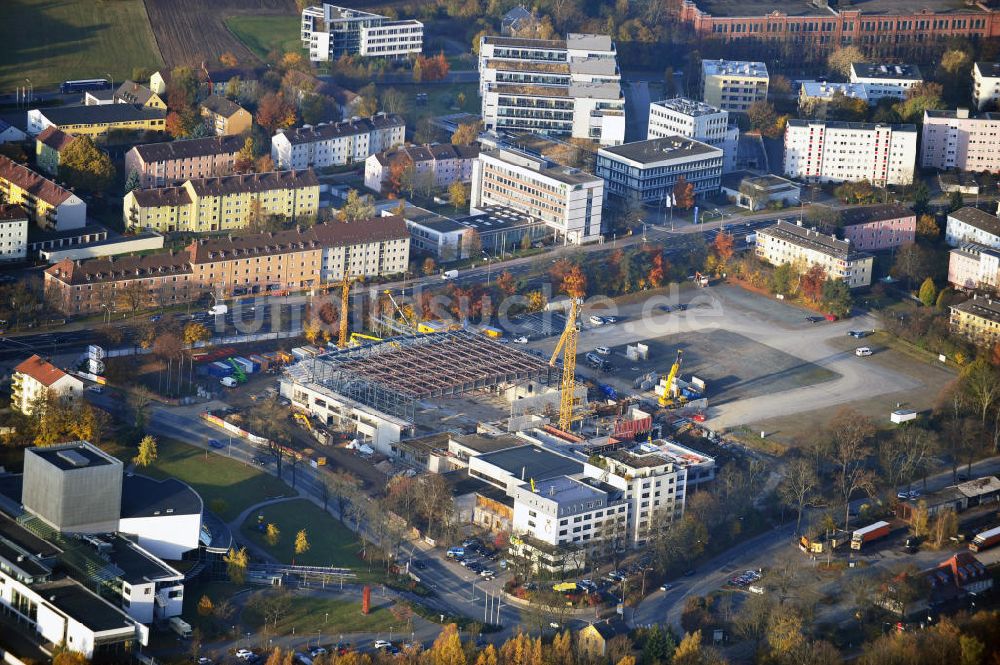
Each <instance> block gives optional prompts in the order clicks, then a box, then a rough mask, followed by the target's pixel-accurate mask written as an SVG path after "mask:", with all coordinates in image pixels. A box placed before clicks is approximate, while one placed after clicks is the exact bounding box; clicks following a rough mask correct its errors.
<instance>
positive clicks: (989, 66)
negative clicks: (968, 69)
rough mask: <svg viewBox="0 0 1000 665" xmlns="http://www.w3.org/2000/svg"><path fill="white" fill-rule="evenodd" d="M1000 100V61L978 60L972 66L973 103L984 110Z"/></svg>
mask: <svg viewBox="0 0 1000 665" xmlns="http://www.w3.org/2000/svg"><path fill="white" fill-rule="evenodd" d="M997 102H1000V62H977V63H975V64H974V65H973V66H972V103H973V104H975V106H976V109H978V110H980V111H982V110H983V109H984V108H986V106H987V105H988V104H993V105H996V104H997Z"/></svg>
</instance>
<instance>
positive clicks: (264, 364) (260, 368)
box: [250, 353, 271, 372]
mask: <svg viewBox="0 0 1000 665" xmlns="http://www.w3.org/2000/svg"><path fill="white" fill-rule="evenodd" d="M250 362H252V363H253V371H255V372H266V371H267V369H268V368H269V367H270V366H271V363H270V362H268V360H267V358H265V357H264V356H261V355H257V354H256V353H255V354H253V355H252V356H250Z"/></svg>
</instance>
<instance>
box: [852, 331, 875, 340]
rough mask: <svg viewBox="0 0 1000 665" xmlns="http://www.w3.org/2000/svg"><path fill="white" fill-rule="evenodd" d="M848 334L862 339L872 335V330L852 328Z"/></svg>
mask: <svg viewBox="0 0 1000 665" xmlns="http://www.w3.org/2000/svg"><path fill="white" fill-rule="evenodd" d="M847 334H848V335H850V336H851V337H853V338H855V339H861V338H862V337H868V335H871V332H870V331H868V330H852V331H850V332H849V333H847Z"/></svg>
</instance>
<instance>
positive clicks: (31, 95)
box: [24, 77, 35, 104]
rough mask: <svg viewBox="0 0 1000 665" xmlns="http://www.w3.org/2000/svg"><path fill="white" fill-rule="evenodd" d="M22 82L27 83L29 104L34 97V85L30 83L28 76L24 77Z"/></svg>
mask: <svg viewBox="0 0 1000 665" xmlns="http://www.w3.org/2000/svg"><path fill="white" fill-rule="evenodd" d="M24 82H25V83H27V84H28V103H29V104H30V103H31V102H32V101H34V99H35V86H34V85H32V83H31V79H30V78H27V77H25V79H24Z"/></svg>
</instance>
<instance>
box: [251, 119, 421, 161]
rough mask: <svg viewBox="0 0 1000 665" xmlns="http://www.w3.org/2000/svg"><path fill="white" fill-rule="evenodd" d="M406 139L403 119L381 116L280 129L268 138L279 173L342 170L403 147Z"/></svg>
mask: <svg viewBox="0 0 1000 665" xmlns="http://www.w3.org/2000/svg"><path fill="white" fill-rule="evenodd" d="M405 135H406V122H405V121H404V120H403V118H402V117H401V116H398V115H386V114H384V113H379V114H377V115H374V116H372V117H370V118H361V119H356V120H345V121H344V122H337V123H320V124H318V125H316V126H315V127H314V126H311V125H303V126H302V127H298V128H296V129H279V130H278V132H277V133H276V134H275V135H274V136H272V137H271V159H272V160H274V166H275V168H279V169H306V168H317V169H321V168H325V167H327V166H343V165H345V164H354V163H355V162H361V161H364V160H366V159H368V157H369V156H371V155H374V154H375V153H377V152H382V151H383V150H389V149H391V148H394V147H396V146H398V145H402V144H403V141H404V140H405Z"/></svg>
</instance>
